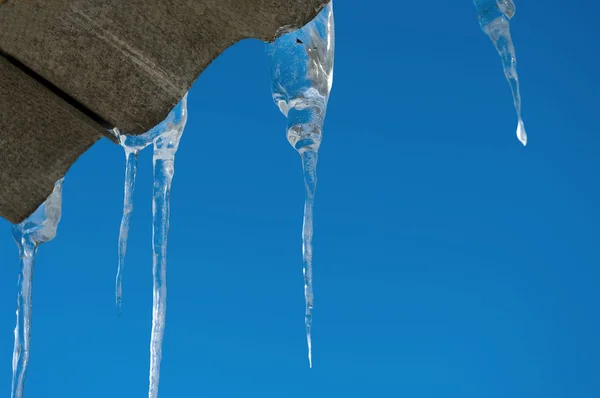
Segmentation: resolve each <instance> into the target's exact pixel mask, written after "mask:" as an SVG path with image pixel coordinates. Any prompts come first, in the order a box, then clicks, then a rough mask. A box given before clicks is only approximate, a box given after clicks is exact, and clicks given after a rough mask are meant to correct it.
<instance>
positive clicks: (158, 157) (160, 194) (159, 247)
mask: <svg viewBox="0 0 600 398" xmlns="http://www.w3.org/2000/svg"><path fill="white" fill-rule="evenodd" d="M186 121H187V96H186V97H184V98H183V100H182V101H181V102H180V103H179V105H177V107H176V108H175V109H174V110H173V111H172V112H171V114H170V115H169V116H168V117H167V120H166V121H165V122H163V123H161V125H159V126H158V127H157V128H159V134H158V135H157V136H156V138H155V139H154V155H153V163H154V188H153V198H152V252H153V256H152V275H153V294H152V335H151V339H150V376H149V379H150V380H149V381H150V385H149V389H148V397H149V398H157V397H158V386H159V382H160V362H161V359H162V345H163V337H164V332H165V318H166V312H167V240H168V234H169V217H170V196H171V183H172V181H173V174H174V172H175V154H176V152H177V148H178V147H179V140H180V139H181V135H182V134H183V130H184V128H185V124H186Z"/></svg>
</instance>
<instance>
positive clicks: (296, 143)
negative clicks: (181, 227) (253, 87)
mask: <svg viewBox="0 0 600 398" xmlns="http://www.w3.org/2000/svg"><path fill="white" fill-rule="evenodd" d="M334 30H335V29H334V18H333V5H332V4H331V3H330V4H329V5H328V6H327V7H325V8H324V9H323V10H322V11H321V12H320V13H319V15H318V16H317V17H316V18H315V19H314V20H313V21H312V22H310V23H309V24H308V25H306V26H304V27H303V28H302V29H299V30H297V31H294V32H291V33H287V34H285V35H283V36H281V37H280V38H279V39H277V40H276V41H275V42H274V43H272V44H268V45H267V54H268V56H269V61H270V69H271V80H272V91H273V100H274V101H275V103H276V104H277V106H278V107H279V109H280V110H281V112H282V113H283V114H284V115H285V116H286V117H287V129H286V134H287V139H288V141H289V143H290V144H291V145H292V146H293V147H294V148H295V149H296V150H297V151H298V153H299V154H300V156H301V159H302V169H303V172H304V181H305V187H306V198H305V204H304V223H303V228H302V256H303V274H304V296H305V300H306V313H305V325H306V338H307V344H308V360H309V365H310V367H312V337H311V331H312V310H313V307H314V294H313V271H312V236H313V207H314V195H315V189H316V186H317V170H316V166H317V158H318V151H319V147H320V145H321V138H322V132H323V122H324V120H325V114H326V111H327V101H328V99H329V93H330V91H331V86H332V84H333V64H334V47H335V32H334Z"/></svg>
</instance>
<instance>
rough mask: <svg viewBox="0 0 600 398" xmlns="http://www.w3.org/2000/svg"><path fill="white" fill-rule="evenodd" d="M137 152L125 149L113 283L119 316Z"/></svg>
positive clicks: (128, 148)
mask: <svg viewBox="0 0 600 398" xmlns="http://www.w3.org/2000/svg"><path fill="white" fill-rule="evenodd" d="M138 154H139V151H138V150H136V149H132V148H130V147H125V189H124V195H123V217H122V218H121V228H120V229H119V247H118V256H119V265H118V268H117V277H116V281H115V291H116V303H117V312H118V313H119V314H121V310H122V306H123V269H124V267H125V255H126V254H127V241H128V239H129V224H130V222H131V213H133V192H134V191H135V176H136V171H137V163H138Z"/></svg>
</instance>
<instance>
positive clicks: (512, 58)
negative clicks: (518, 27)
mask: <svg viewBox="0 0 600 398" xmlns="http://www.w3.org/2000/svg"><path fill="white" fill-rule="evenodd" d="M473 2H474V3H475V7H476V8H477V12H478V18H479V24H480V25H481V29H483V31H484V32H485V33H486V34H487V35H488V36H489V37H490V39H492V42H493V43H494V46H496V50H497V51H498V54H500V58H501V59H502V67H503V68H504V75H505V76H506V79H507V80H508V83H509V84H510V89H511V90H512V95H513V100H514V103H515V109H516V111H517V118H518V124H517V137H518V138H519V141H521V143H523V145H527V133H526V132H525V125H524V124H523V119H522V118H521V92H520V89H519V76H518V74H517V56H516V54H515V47H514V45H513V41H512V38H511V35H510V19H511V18H512V17H513V15H515V4H514V3H513V1H512V0H473Z"/></svg>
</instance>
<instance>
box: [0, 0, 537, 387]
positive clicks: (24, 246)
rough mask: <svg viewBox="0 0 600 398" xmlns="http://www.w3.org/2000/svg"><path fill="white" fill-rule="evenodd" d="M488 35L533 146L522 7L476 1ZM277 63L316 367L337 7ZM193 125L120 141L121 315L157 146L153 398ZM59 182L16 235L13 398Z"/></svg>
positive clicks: (166, 126)
mask: <svg viewBox="0 0 600 398" xmlns="http://www.w3.org/2000/svg"><path fill="white" fill-rule="evenodd" d="M474 3H475V6H476V8H477V11H478V16H479V22H480V25H481V27H482V29H483V31H484V32H485V33H486V34H487V35H488V36H489V37H490V38H491V40H492V41H493V43H494V45H495V47H496V49H497V51H498V53H499V54H500V56H501V58H502V64H503V67H504V73H505V76H506V78H507V80H508V82H509V83H510V87H511V90H512V93H513V99H514V104H515V108H516V111H517V116H518V127H517V136H518V138H519V140H520V141H521V142H522V143H523V144H524V145H525V144H526V143H527V135H526V133H525V128H524V126H523V121H522V119H521V99H520V94H519V81H518V76H517V70H516V57H515V50H514V46H513V43H512V40H511V35H510V26H509V20H510V18H511V17H512V16H513V15H514V12H515V6H514V4H513V2H512V1H511V0H474ZM267 55H268V57H269V61H270V69H271V78H272V84H273V86H272V91H273V100H274V101H275V103H276V104H277V106H278V107H279V109H280V110H281V112H282V113H283V114H284V115H285V116H286V118H287V121H288V122H287V128H286V133H287V138H288V141H289V142H290V144H291V145H292V146H293V147H294V148H295V149H296V151H298V153H299V154H300V157H301V159H302V168H303V172H304V184H305V188H306V197H305V205H304V223H303V227H302V259H303V275H304V295H305V300H306V312H305V324H306V337H307V344H308V360H309V365H310V367H312V340H311V328H312V309H313V306H314V294H313V283H312V275H313V272H312V236H313V205H314V197H315V188H316V184H317V173H316V166H317V158H318V151H319V146H320V144H321V138H322V129H323V122H324V119H325V113H326V110H327V101H328V98H329V93H330V90H331V86H332V83H333V61H334V19H333V6H332V5H331V4H329V5H328V6H327V7H325V8H324V9H323V10H322V11H321V12H320V14H319V15H318V16H317V17H316V18H315V20H313V21H312V22H311V23H309V24H308V25H306V26H305V27H303V28H302V29H299V30H297V31H294V32H291V33H287V34H285V35H283V36H281V37H280V38H279V39H277V40H276V41H275V42H274V43H272V44H268V45H267ZM186 121H187V96H186V97H184V98H183V99H182V100H181V102H180V103H179V104H178V105H177V106H176V107H175V108H174V109H173V111H172V112H171V113H170V114H169V115H168V117H167V118H166V119H165V120H164V121H163V122H162V123H160V124H159V125H158V126H156V127H154V128H153V129H152V130H150V131H148V132H147V133H145V134H143V135H139V136H133V135H127V134H121V133H120V132H119V131H118V130H116V129H115V130H114V131H113V133H114V134H116V135H117V137H118V138H119V140H120V143H121V146H122V147H123V148H124V150H125V158H126V168H125V193H124V206H123V218H122V221H121V229H120V234H119V244H118V271H117V278H116V304H117V309H118V312H119V313H120V312H121V305H122V297H123V288H122V281H123V269H124V265H125V255H126V252H127V237H128V232H129V223H130V219H131V214H132V211H133V193H134V188H135V176H136V169H137V161H138V155H139V153H140V151H141V150H143V149H144V148H146V147H147V146H149V145H150V144H153V146H154V155H153V165H154V189H153V200H152V226H153V227H152V251H153V258H152V274H153V310H152V331H151V338H150V377H149V379H150V380H149V392H148V396H149V398H156V397H157V396H158V385H159V381H160V362H161V357H162V342H163V336H164V331H165V316H166V298H167V284H166V275H167V238H168V231H169V212H170V193H171V182H172V179H173V174H174V171H175V154H176V152H177V148H178V146H179V141H180V139H181V136H182V134H183V130H184V128H185V124H186ZM62 183H63V180H62V179H61V180H60V181H58V182H57V183H56V185H55V187H54V191H53V192H52V194H51V195H50V196H49V197H48V199H47V200H46V201H45V202H44V203H43V204H42V205H41V206H40V207H39V208H38V209H37V210H36V211H35V212H34V213H33V214H32V215H31V216H30V217H29V218H28V219H27V220H25V221H24V222H22V223H21V224H18V225H14V226H13V235H14V238H15V241H16V243H17V246H18V247H19V253H20V258H21V263H20V273H19V288H20V291H19V295H18V302H17V325H16V327H15V345H14V353H13V380H12V392H11V397H12V398H21V397H23V389H24V383H25V376H26V372H27V364H28V362H29V341H30V338H29V334H30V325H31V283H32V274H33V264H34V261H35V255H36V252H37V248H38V246H39V245H40V244H41V243H44V242H48V241H51V240H52V239H53V238H54V237H55V235H56V229H57V227H58V223H59V221H60V216H61V188H62Z"/></svg>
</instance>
